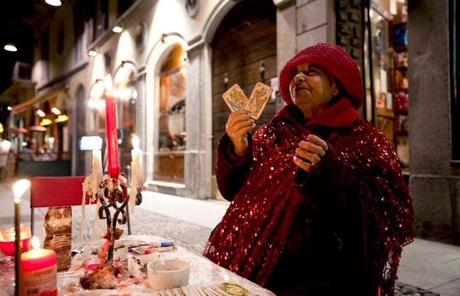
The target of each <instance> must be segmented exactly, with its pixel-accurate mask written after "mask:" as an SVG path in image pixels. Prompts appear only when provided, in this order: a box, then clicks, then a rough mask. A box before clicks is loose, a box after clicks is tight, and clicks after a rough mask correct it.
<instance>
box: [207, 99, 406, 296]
mask: <svg viewBox="0 0 460 296" xmlns="http://www.w3.org/2000/svg"><path fill="white" fill-rule="evenodd" d="M309 133H315V134H317V135H319V136H320V137H322V138H324V139H326V140H327V141H328V143H329V146H330V149H329V150H328V151H327V153H326V155H325V156H324V157H323V159H322V160H321V162H320V163H319V164H318V165H317V166H316V167H314V168H313V169H312V171H311V173H306V172H304V171H303V170H300V169H298V168H297V167H296V166H295V164H294V163H293V161H292V158H293V155H294V150H295V148H296V147H297V145H298V143H299V141H300V140H301V139H305V138H306V136H307V135H308V134H309ZM249 140H250V141H249V148H248V153H247V155H246V156H244V157H238V156H236V155H235V154H234V152H233V145H232V143H231V141H230V139H229V138H228V136H227V135H224V136H223V138H222V139H221V141H220V143H219V147H218V162H217V170H216V174H217V181H218V186H219V190H220V192H221V193H222V195H223V196H224V197H225V198H227V199H228V200H230V201H231V204H230V206H229V208H228V210H227V212H226V214H225V216H224V217H223V219H222V221H221V223H220V224H219V225H218V226H217V227H216V228H215V229H214V231H213V232H212V234H211V236H210V238H209V241H208V243H207V245H206V248H205V251H204V255H205V256H207V257H208V258H209V259H211V260H212V261H214V262H215V263H217V264H219V265H221V266H223V267H225V268H228V269H230V270H232V271H234V272H236V273H238V274H240V275H242V276H244V277H246V278H248V279H251V280H253V281H255V282H257V283H259V284H261V285H267V284H270V282H272V281H273V280H274V279H273V277H275V276H279V275H280V274H283V273H284V276H286V275H287V277H286V278H289V277H291V275H292V276H294V275H295V276H300V277H301V278H302V277H303V279H302V280H303V281H305V282H315V281H317V282H324V283H327V285H329V286H330V287H333V288H334V289H337V291H340V294H341V295H372V296H375V295H376V294H377V288H378V287H380V289H381V291H382V292H383V293H382V295H393V291H394V282H395V279H396V271H397V267H398V264H399V258H400V254H401V249H402V246H403V245H405V244H407V243H409V242H410V241H411V240H412V230H411V224H412V219H413V218H412V217H413V212H412V211H413V210H412V201H411V198H410V196H409V194H408V189H407V185H406V183H405V181H404V179H403V177H402V174H401V170H400V167H399V163H398V159H397V157H396V154H395V152H394V148H393V146H392V144H391V143H389V142H388V141H387V140H386V139H385V137H384V136H383V134H382V133H381V132H379V131H378V130H377V129H376V128H375V127H373V126H372V125H371V124H370V123H368V122H366V121H363V120H359V119H357V118H355V119H353V120H352V121H350V122H347V123H346V124H343V126H339V127H337V126H334V127H331V126H327V124H318V125H314V126H309V125H308V124H305V122H304V119H303V115H302V114H301V112H300V110H299V109H297V108H296V107H295V106H293V105H288V106H286V107H285V108H284V109H283V110H281V112H279V114H278V115H277V116H275V117H274V118H273V119H272V120H271V121H270V122H269V123H267V124H265V125H263V126H262V127H261V128H260V129H259V130H258V131H257V132H256V133H255V134H254V136H253V137H250V138H249ZM286 266H287V268H286ZM280 269H282V270H281V272H279V271H280ZM274 271H277V272H275V273H274ZM289 273H290V275H289ZM322 295H323V294H322Z"/></svg>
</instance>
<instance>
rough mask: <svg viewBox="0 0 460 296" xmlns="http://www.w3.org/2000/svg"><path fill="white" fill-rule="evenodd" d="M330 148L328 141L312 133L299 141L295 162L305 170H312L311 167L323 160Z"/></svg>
mask: <svg viewBox="0 0 460 296" xmlns="http://www.w3.org/2000/svg"><path fill="white" fill-rule="evenodd" d="M328 149H329V146H328V145H327V143H326V141H324V140H323V139H321V138H320V137H318V136H315V135H313V134H310V135H308V136H307V139H306V140H302V141H300V142H299V145H298V146H297V149H296V150H295V156H294V163H295V165H296V166H298V167H299V168H301V169H303V170H304V171H307V172H310V169H311V167H312V166H314V165H316V164H317V163H318V162H320V161H321V159H322V158H323V157H324V155H325V154H326V151H327V150H328Z"/></svg>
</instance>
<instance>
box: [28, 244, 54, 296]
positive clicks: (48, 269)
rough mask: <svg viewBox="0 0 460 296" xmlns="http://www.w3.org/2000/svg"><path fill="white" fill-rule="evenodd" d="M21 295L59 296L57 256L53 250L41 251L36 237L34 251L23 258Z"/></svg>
mask: <svg viewBox="0 0 460 296" xmlns="http://www.w3.org/2000/svg"><path fill="white" fill-rule="evenodd" d="M21 270H22V286H21V295H50V296H52V295H57V278H56V272H57V256H56V253H55V252H54V251H53V250H49V249H40V243H39V241H38V239H37V238H36V237H33V238H32V250H30V251H28V252H25V253H23V254H22V256H21Z"/></svg>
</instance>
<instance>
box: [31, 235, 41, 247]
mask: <svg viewBox="0 0 460 296" xmlns="http://www.w3.org/2000/svg"><path fill="white" fill-rule="evenodd" d="M31 245H32V249H35V250H36V249H40V240H39V239H38V237H36V236H33V237H32V243H31Z"/></svg>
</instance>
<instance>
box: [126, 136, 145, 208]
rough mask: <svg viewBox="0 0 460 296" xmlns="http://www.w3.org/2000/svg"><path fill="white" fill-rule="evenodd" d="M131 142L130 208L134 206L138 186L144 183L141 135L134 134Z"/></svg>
mask: <svg viewBox="0 0 460 296" xmlns="http://www.w3.org/2000/svg"><path fill="white" fill-rule="evenodd" d="M131 143H132V146H133V149H132V150H131V184H130V192H129V202H130V209H133V208H134V202H135V201H136V195H137V188H138V187H139V186H140V185H141V184H142V150H141V149H140V148H139V137H138V136H137V135H134V134H133V135H132V137H131Z"/></svg>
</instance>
